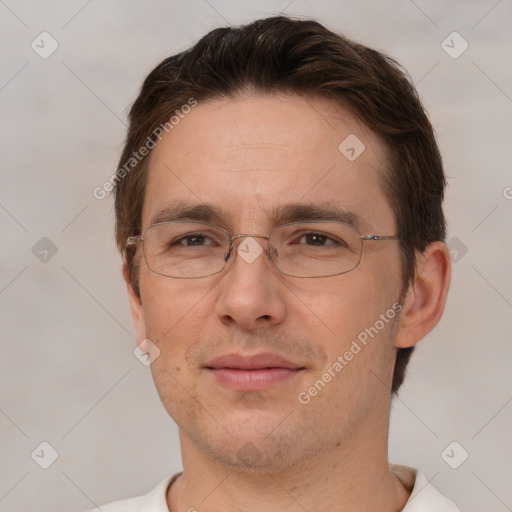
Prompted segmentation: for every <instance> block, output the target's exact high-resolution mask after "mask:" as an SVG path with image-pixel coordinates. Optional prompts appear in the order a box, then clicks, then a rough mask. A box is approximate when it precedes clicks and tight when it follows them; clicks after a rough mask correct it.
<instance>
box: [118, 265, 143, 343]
mask: <svg viewBox="0 0 512 512" xmlns="http://www.w3.org/2000/svg"><path fill="white" fill-rule="evenodd" d="M122 273H123V277H124V281H125V283H126V290H127V292H128V300H129V302H130V310H131V313H132V320H133V325H134V326H135V332H136V333H137V344H138V345H140V344H141V343H142V342H143V341H144V340H145V339H146V322H145V320H144V309H143V307H142V301H141V298H140V296H139V295H137V294H136V293H135V290H134V289H133V285H132V282H131V279H130V272H129V270H128V265H127V263H126V261H123V265H122ZM141 350H142V348H141Z"/></svg>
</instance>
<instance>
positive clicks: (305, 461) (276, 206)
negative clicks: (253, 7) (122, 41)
mask: <svg viewBox="0 0 512 512" xmlns="http://www.w3.org/2000/svg"><path fill="white" fill-rule="evenodd" d="M113 183H114V185H115V208H116V216H117V231H116V236H117V244H118V246H119V249H120V250H121V252H122V254H123V256H124V262H123V275H124V278H125V280H126V283H127V288H128V294H129V299H130V305H131V311H132V316H133V320H134V324H135V328H136V332H137V339H138V343H139V348H140V350H142V351H143V352H145V353H147V354H148V358H149V360H150V361H151V370H152V374H153V378H154V381H155V384H156V387H157V390H158V393H159V395H160V398H161V400H162V402H163V404H164V406H165V408H166V409H167V411H168V413H169V414H170V415H171V416H172V418H173V419H174V420H175V421H176V423H177V425H178V427H179V432H180V442H181V449H182V458H183V468H184V470H183V472H182V473H180V474H178V475H175V476H174V477H171V478H167V479H166V480H165V481H164V482H162V483H161V484H160V485H159V486H158V487H157V488H156V489H155V490H154V491H152V492H151V493H150V494H148V495H147V496H143V497H139V498H135V499H132V500H125V501H121V502H116V503H114V504H111V505H110V506H106V507H102V510H104V511H105V512H113V511H131V510H141V511H150V510H151V511H158V512H164V511H167V510H170V511H172V512H176V511H195V510H197V511H199V512H201V511H208V512H215V511H221V510H222V511H234V510H237V511H239V510H244V511H269V510H279V511H299V510H308V511H315V512H318V511H327V510H329V511H330V512H333V511H340V512H341V511H362V510H368V511H379V512H396V511H399V510H403V511H406V512H414V511H420V510H421V511H427V510H428V511H435V512H445V511H446V512H448V511H456V510H457V509H456V507H455V505H454V504H453V503H452V502H451V501H449V500H447V499H446V498H443V497H442V496H441V495H440V494H439V493H438V492H437V491H436V490H435V489H434V488H433V487H432V486H431V485H430V484H429V483H428V482H427V480H426V479H425V477H424V476H423V475H422V474H421V473H420V472H417V471H416V470H413V469H411V468H406V467H403V466H393V465H389V462H388V451H387V439H388V423H389V411H390V402H391V399H392V396H393V394H395V393H396V392H397V391H398V389H399V387H400V385H401V383H402V380H403V378H404V373H405V368H406V365H407V362H408V360H409V357H410V355H411V352H412V350H413V347H414V345H415V344H416V343H417V342H418V341H419V340H420V339H421V338H423V337H424V336H425V335H426V334H427V333H428V332H430V331H431V330H432V329H433V327H434V326H435V325H436V324H437V322H438V321H439V319H440V317H441V315H442V312H443V309H444V305H445V300H446V295H447V291H448V286H449V281H450V259H449V253H448V250H447V248H446V246H445V244H444V243H443V240H444V237H445V220H444V216H443V212H442V200H443V192H444V187H445V179H444V174H443V168H442V162H441V157H440V155H439V151H438V148H437V145H436V142H435V138H434V134H433V131H432V127H431V125H430V123H429V121H428V119H427V116H426V114H425V112H424V110H423V108H422V106H421V104H420V102H419V100H418V98H417V95H416V92H415V90H414V87H413V86H412V85H411V83H410V82H409V81H408V79H407V78H406V75H405V74H404V73H403V72H402V71H401V70H400V68H399V66H398V65H397V64H396V63H395V62H394V61H393V60H391V59H390V58H388V57H386V56H383V55H382V54H380V53H378V52H376V51H374V50H372V49H370V48H367V47H364V46H361V45H359V44H356V43H354V42H352V41H349V40H347V39H346V38H344V37H341V36H339V35H336V34H334V33H332V32H330V31H328V30H327V29H326V28H324V27H323V26H322V25H320V24H318V23H316V22H314V21H297V20H291V19H288V18H285V17H275V18H268V19H264V20H259V21H257V22H254V23H251V24H249V25H246V26H243V27H240V28H236V29H235V28H221V29H217V30H214V31H212V32H210V33H209V34H207V35H206V36H205V37H203V38H202V39H201V40H200V41H199V42H198V43H197V44H196V45H195V46H194V47H192V48H191V49H189V50H187V51H185V52H183V53H180V54H178V55H175V56H172V57H170V58H168V59H166V60H164V61H163V62H162V63H161V64H160V65H158V66H157V68H155V70H153V71H152V72H151V73H150V75H149V76H148V77H147V79H146V81H145V82H144V85H143V87H142V90H141V93H140V95H139V97H138V98H137V100H136V101H135V103H134V105H133V107H132V109H131V112H130V127H129V131H128V138H127V142H126V146H125V149H124V152H123V155H122V157H121V163H120V167H119V170H118V172H117V174H116V176H115V179H114V180H113Z"/></svg>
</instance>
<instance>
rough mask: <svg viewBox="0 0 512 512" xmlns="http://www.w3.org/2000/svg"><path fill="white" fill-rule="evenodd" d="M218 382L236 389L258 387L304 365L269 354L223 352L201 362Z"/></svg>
mask: <svg viewBox="0 0 512 512" xmlns="http://www.w3.org/2000/svg"><path fill="white" fill-rule="evenodd" d="M205 367H206V368H207V369H208V370H209V371H210V372H211V373H212V374H213V375H214V376H215V377H216V378H217V380H218V382H219V383H221V384H223V385H225V386H227V387H230V388H233V389H235V390H239V391H259V390H262V389H267V388H269V387H271V386H273V385H275V384H278V383H280V382H283V381H285V380H288V379H290V378H292V377H293V376H295V375H297V374H298V373H299V372H300V370H303V369H304V367H302V366H299V365H297V364H295V363H292V362H291V361H288V360H287V359H284V358H282V357H279V356H275V355H272V354H257V355H253V356H242V355H239V354H226V355H224V356H221V357H218V358H216V359H214V360H213V361H211V362H210V363H208V364H207V365H205Z"/></svg>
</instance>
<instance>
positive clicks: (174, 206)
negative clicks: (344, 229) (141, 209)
mask: <svg viewBox="0 0 512 512" xmlns="http://www.w3.org/2000/svg"><path fill="white" fill-rule="evenodd" d="M264 215H265V217H266V218H267V219H268V220H269V222H270V223H272V224H273V225H275V226H277V225H279V224H286V223H289V222H304V221H338V222H345V223H346V224H350V225H352V226H354V227H356V228H360V226H361V222H362V219H361V217H360V216H359V215H358V214H356V213H354V212H351V211H349V210H345V209H343V208H341V207H340V206H337V205H335V204H332V203H289V204H285V205H281V206H278V207H276V208H274V209H273V210H272V211H270V212H264ZM231 218H232V216H231V215H230V214H229V213H228V212H227V211H226V210H225V209H224V208H222V207H220V206H217V205H213V204H210V203H187V202H184V201H174V202H172V203H170V204H169V205H168V206H166V207H165V208H163V209H162V210H160V211H158V212H157V213H156V214H155V215H154V216H153V217H152V219H151V222H150V226H152V225H153V224H158V223H161V222H173V221H195V222H205V223H208V224H219V225H226V224H228V221H229V220H230V219H231Z"/></svg>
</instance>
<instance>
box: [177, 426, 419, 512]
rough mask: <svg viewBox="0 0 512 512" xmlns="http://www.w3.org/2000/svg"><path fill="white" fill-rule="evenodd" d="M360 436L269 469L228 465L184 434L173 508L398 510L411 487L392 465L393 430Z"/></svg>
mask: <svg viewBox="0 0 512 512" xmlns="http://www.w3.org/2000/svg"><path fill="white" fill-rule="evenodd" d="M355 437H360V436H354V437H352V438H351V439H347V440H345V441H344V442H343V443H337V444H336V446H333V447H329V448H328V449H326V450H325V452H323V453H319V454H317V455H316V456H315V457H314V458H310V459H308V460H304V461H303V463H302V464H300V465H296V466H295V467H294V468H293V470H288V471H275V472H272V471H267V472H265V473H257V472H248V471H240V470H239V469H238V468H237V469H233V468H230V467H226V466H223V465H222V464H219V463H218V462H217V461H215V460H213V459H212V458H211V457H209V456H208V455H206V454H204V453H203V452H201V451H200V450H199V449H198V448H197V447H196V446H195V444H194V443H193V442H192V441H191V440H190V438H188V437H187V436H186V435H185V434H183V433H182V432H180V440H181V447H182V456H183V468H184V470H183V475H182V476H181V477H180V478H178V480H177V481H176V482H175V483H174V484H173V485H172V486H171V488H170V489H169V491H168V494H167V503H168V506H169V510H170V511H171V512H178V511H179V512H181V511H189V510H190V511H193V510H197V511H201V510H208V512H217V511H219V512H220V511H222V512H231V511H235V510H236V511H239V510H241V509H242V510H248V511H249V510H250V511H251V512H260V511H261V512H272V511H280V512H292V511H294V512H296V511H298V510H315V511H318V512H324V511H325V512H327V511H329V512H348V511H354V510H367V511H372V512H373V511H375V512H377V511H378V512H397V511H399V510H402V508H403V507H404V506H405V503H406V502H407V499H408V497H409V493H410V491H407V490H406V489H405V487H404V486H403V485H402V483H401V482H400V481H399V480H398V478H397V477H396V475H395V474H394V473H393V472H392V471H391V470H390V469H389V464H388V456H387V455H388V454H387V430H386V432H385V433H384V435H383V436H382V435H381V436H379V435H376V433H375V432H374V433H373V435H372V436H365V439H361V438H359V439H357V438H355Z"/></svg>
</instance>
